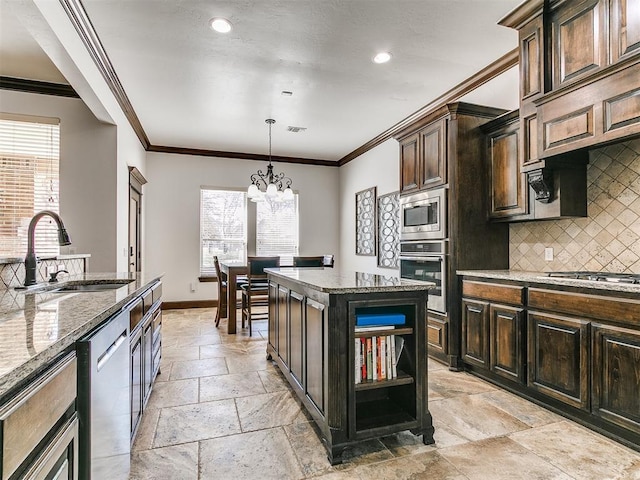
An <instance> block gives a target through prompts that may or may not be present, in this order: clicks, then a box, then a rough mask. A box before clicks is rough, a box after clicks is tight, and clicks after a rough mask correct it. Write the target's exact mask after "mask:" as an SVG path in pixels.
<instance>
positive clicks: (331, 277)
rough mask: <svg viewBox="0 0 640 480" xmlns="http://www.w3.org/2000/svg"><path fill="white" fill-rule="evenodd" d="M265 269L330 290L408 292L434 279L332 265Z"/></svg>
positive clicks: (427, 285)
mask: <svg viewBox="0 0 640 480" xmlns="http://www.w3.org/2000/svg"><path fill="white" fill-rule="evenodd" d="M265 272H267V273H268V274H269V275H272V276H273V277H275V278H285V279H289V280H294V281H296V282H297V283H299V284H301V285H304V286H306V287H309V288H313V289H314V290H318V291H320V292H324V293H331V294H347V293H365V292H372V293H373V292H403V291H404V292H408V291H415V290H429V289H431V288H433V287H435V283H431V282H421V281H412V280H405V279H401V278H399V277H398V276H397V275H396V276H394V275H389V276H387V275H378V274H375V273H364V272H354V271H346V270H341V269H336V268H320V267H318V268H312V267H304V268H294V267H288V268H266V269H265Z"/></svg>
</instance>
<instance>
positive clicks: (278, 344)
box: [267, 273, 434, 465]
mask: <svg viewBox="0 0 640 480" xmlns="http://www.w3.org/2000/svg"><path fill="white" fill-rule="evenodd" d="M271 275H272V274H271V273H270V276H271ZM284 292H286V298H284V297H285V296H284V295H283V293H284ZM269 293H270V299H269V305H270V309H269V342H268V345H267V358H269V359H271V360H273V361H275V362H276V363H277V365H278V367H279V368H280V370H281V371H282V373H283V375H284V376H285V377H286V379H287V380H288V382H289V384H290V385H291V387H292V389H293V391H294V392H295V393H296V395H297V396H298V397H299V398H300V400H301V401H302V403H303V405H304V406H305V407H306V409H307V411H308V412H309V414H310V415H311V417H312V418H313V419H314V421H315V422H316V424H317V425H318V427H319V430H320V436H321V441H322V443H323V445H324V447H325V449H326V451H327V457H328V459H329V461H330V462H331V464H332V465H336V464H339V463H342V454H343V452H344V449H345V448H346V447H348V446H350V445H353V444H355V443H358V442H361V441H364V440H368V439H372V438H379V437H382V436H385V435H390V434H392V433H396V432H400V431H404V430H409V431H411V432H413V433H414V434H416V435H423V442H424V443H427V444H429V443H433V442H434V440H433V423H432V419H431V415H430V414H429V411H428V408H427V352H426V333H427V332H426V321H425V320H423V321H417V319H426V304H427V302H426V300H427V292H426V291H425V290H419V291H410V292H393V293H379V294H376V293H365V294H358V293H353V292H349V293H345V294H327V293H324V292H322V291H317V290H313V289H310V288H309V286H308V285H307V284H304V285H300V284H299V283H297V282H296V280H295V279H288V278H287V279H281V278H280V277H276V279H273V278H270V288H269ZM284 302H286V305H283V303H284ZM378 309H379V310H380V311H382V310H386V311H389V309H391V311H393V312H396V313H397V312H402V313H405V314H406V317H407V325H404V326H402V327H386V328H387V329H384V328H383V329H381V331H379V332H377V335H391V334H392V333H391V332H393V333H398V334H399V335H402V336H403V337H404V344H403V346H404V350H403V353H402V356H401V357H400V358H401V360H400V361H399V363H398V368H399V371H398V378H397V379H390V380H384V381H383V380H380V381H377V382H370V383H367V384H362V383H359V384H357V381H356V378H355V366H356V363H355V362H356V360H355V356H356V354H355V348H354V345H355V344H356V343H355V341H356V338H359V337H360V335H361V334H360V333H357V332H356V329H355V326H356V320H355V319H356V316H357V315H358V314H359V313H361V312H362V311H365V310H366V311H368V312H371V311H373V312H376V311H378ZM283 316H284V317H285V318H282V317H283ZM390 328H394V330H391V329H390ZM364 335H365V336H369V337H371V336H372V335H376V331H375V330H374V331H368V332H367V333H366V334H364ZM281 349H284V350H286V353H285V352H284V351H280V350H281Z"/></svg>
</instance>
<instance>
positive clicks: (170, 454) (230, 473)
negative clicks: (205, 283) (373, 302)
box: [130, 309, 640, 480]
mask: <svg viewBox="0 0 640 480" xmlns="http://www.w3.org/2000/svg"><path fill="white" fill-rule="evenodd" d="M214 317H215V310H214V309H190V310H167V311H165V312H163V358H162V373H161V375H160V376H159V377H158V380H157V383H156V384H155V387H154V390H153V392H152V394H151V398H150V399H149V404H148V407H147V409H146V411H145V414H144V417H143V420H142V424H141V426H140V430H139V432H138V436H137V438H136V442H135V444H134V445H133V451H132V464H131V475H130V478H131V479H132V480H133V479H154V480H162V479H167V480H191V479H193V480H196V479H200V480H208V479H224V480H227V479H244V480H250V479H259V480H268V479H277V480H288V479H291V480H296V479H306V478H320V479H325V480H350V479H353V480H370V479H376V480H377V479H429V480H440V479H447V480H475V479H483V480H484V479H486V480H500V479H509V480H513V479H527V480H536V479H538V480H543V479H544V480H548V479H557V480H565V479H566V480H570V479H581V480H612V479H625V480H631V479H638V480H640V454H639V453H637V452H635V451H633V450H631V449H628V448H626V447H624V446H622V445H620V444H618V443H616V442H613V441H611V440H609V439H607V438H606V437H603V436H601V435H599V434H597V433H594V432H592V431H590V430H588V429H586V428H584V427H582V426H580V425H578V424H576V423H574V422H571V421H569V420H567V419H565V418H563V417H561V416H558V415H556V414H553V413H551V412H549V411H548V410H545V409H543V408H541V407H539V406H537V405H534V404H532V403H530V402H527V401H525V400H522V399H520V398H518V397H516V396H514V395H511V394H510V393H507V392H505V391H503V390H500V389H498V388H496V387H494V386H492V385H490V384H489V383H486V382H484V381H482V380H479V379H477V378H475V377H473V376H471V375H468V374H466V373H454V372H449V371H448V370H447V369H446V368H445V367H444V366H442V365H440V364H438V363H436V362H431V361H430V364H429V390H430V392H429V394H430V398H429V409H430V411H431V413H432V415H433V420H434V425H435V429H436V430H435V431H436V433H435V439H436V444H435V445H430V446H427V445H424V444H422V442H421V441H420V439H419V438H416V437H414V436H413V435H412V434H410V433H409V432H404V433H401V434H397V435H392V436H389V437H385V438H382V439H380V440H371V441H368V442H364V443H362V444H360V445H358V446H357V447H354V448H350V449H347V451H346V452H345V454H344V458H345V462H344V463H343V464H342V465H338V466H335V467H332V466H331V465H329V462H328V461H327V459H326V456H325V452H324V448H323V447H322V445H321V443H320V440H319V437H318V434H317V433H316V430H315V429H314V424H313V423H312V421H311V419H310V417H309V416H308V415H307V414H306V412H305V410H304V408H303V407H301V406H300V404H299V403H298V401H297V400H296V397H295V396H294V395H293V394H292V393H291V391H290V390H289V388H288V385H287V383H286V381H285V380H284V377H282V375H281V374H280V372H279V370H278V369H277V368H276V367H275V366H274V364H272V363H271V362H269V361H267V360H266V355H265V349H266V335H267V333H266V322H255V323H254V327H253V328H254V332H253V337H249V336H248V330H247V329H240V331H239V333H238V334H237V335H227V334H226V324H223V322H224V320H223V321H222V322H221V324H220V328H216V327H215V325H214V323H213V318H214Z"/></svg>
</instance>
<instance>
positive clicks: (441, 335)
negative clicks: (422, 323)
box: [427, 312, 449, 362]
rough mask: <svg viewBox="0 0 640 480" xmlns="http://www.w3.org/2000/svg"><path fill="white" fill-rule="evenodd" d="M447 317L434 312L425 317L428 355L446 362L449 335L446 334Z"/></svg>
mask: <svg viewBox="0 0 640 480" xmlns="http://www.w3.org/2000/svg"><path fill="white" fill-rule="evenodd" d="M447 327H448V322H447V317H446V315H442V314H438V313H436V312H429V313H428V316H427V346H428V348H429V355H431V356H433V357H436V358H438V359H440V360H441V361H443V362H446V361H447V352H448V348H447V341H448V338H449V335H448V333H447Z"/></svg>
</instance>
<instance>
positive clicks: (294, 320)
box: [289, 292, 304, 385]
mask: <svg viewBox="0 0 640 480" xmlns="http://www.w3.org/2000/svg"><path fill="white" fill-rule="evenodd" d="M289 308H290V313H291V315H290V322H289V331H290V335H289V352H290V354H291V356H290V359H289V364H290V367H291V374H292V375H293V376H294V378H295V379H296V380H297V381H298V383H299V384H300V385H303V379H302V354H303V349H302V346H303V341H302V339H303V335H304V333H303V330H302V327H303V319H304V296H303V295H300V294H299V293H296V292H291V303H290V306H289Z"/></svg>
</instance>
